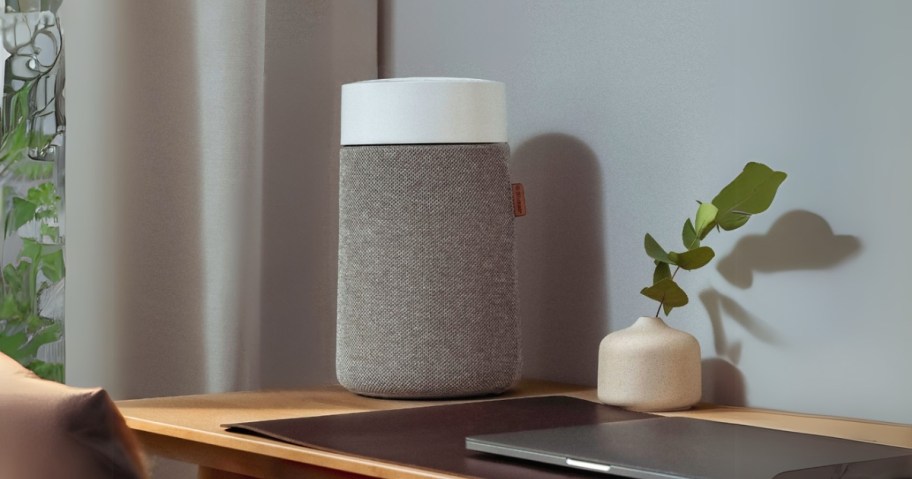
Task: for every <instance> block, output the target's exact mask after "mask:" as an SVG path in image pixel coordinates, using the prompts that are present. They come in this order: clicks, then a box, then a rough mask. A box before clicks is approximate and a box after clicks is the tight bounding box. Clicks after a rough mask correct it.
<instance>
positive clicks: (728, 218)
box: [640, 163, 787, 317]
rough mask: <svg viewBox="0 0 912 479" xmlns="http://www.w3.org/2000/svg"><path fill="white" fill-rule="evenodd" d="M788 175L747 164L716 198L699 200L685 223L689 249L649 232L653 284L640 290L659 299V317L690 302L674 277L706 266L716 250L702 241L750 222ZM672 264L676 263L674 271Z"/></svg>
mask: <svg viewBox="0 0 912 479" xmlns="http://www.w3.org/2000/svg"><path fill="white" fill-rule="evenodd" d="M786 176H787V175H786V174H785V173H783V172H781V171H773V170H772V169H771V168H770V167H768V166H766V165H763V164H760V163H748V164H747V165H745V167H744V170H743V171H742V172H741V174H739V175H738V176H737V177H736V178H735V179H734V180H733V181H732V182H731V183H729V184H728V186H726V187H725V188H723V189H722V191H721V192H720V193H719V194H718V195H716V197H715V198H713V200H712V202H710V203H700V202H698V203H699V205H700V206H699V207H698V208H697V214H696V217H695V218H694V220H693V221H692V220H691V219H690V218H687V220H686V221H685V222H684V229H683V231H682V232H681V240H682V243H683V244H684V247H685V248H686V251H683V252H681V253H677V252H674V251H666V250H665V249H664V248H662V246H661V245H659V243H658V242H657V241H656V240H655V239H654V238H653V237H652V236H650V235H649V234H646V237H645V239H644V240H643V244H644V247H645V249H646V254H647V255H649V257H650V258H652V260H653V263H654V264H655V272H654V273H653V276H652V279H653V284H652V286H648V287H646V288H643V289H642V290H641V291H640V293H641V294H643V295H644V296H646V297H648V298H650V299H654V300H656V301H658V302H659V309H658V311H656V317H658V316H659V314H660V313H661V312H662V310H664V311H665V315H666V316H667V315H668V314H669V313H671V310H672V309H674V308H678V307H681V306H684V305H686V304H687V303H688V301H689V300H688V298H687V293H685V292H684V290H683V289H681V287H680V286H678V284H677V283H676V282H675V280H674V279H675V276H677V274H678V271H680V270H681V269H686V270H694V269H699V268H702V267H703V266H706V265H707V264H708V263H709V262H710V261H712V259H713V257H715V255H716V253H715V251H713V250H712V248H710V247H709V246H704V245H702V244H701V241H702V240H704V239H706V237H707V236H708V235H709V233H710V232H711V231H712V230H713V229H717V230H720V231H721V230H725V231H731V230H733V229H737V228H740V227H741V226H744V224H745V223H747V220H748V219H750V217H751V216H752V215H755V214H758V213H762V212H764V211H766V210H767V209H768V208H769V207H770V205H771V204H772V202H773V199H774V198H775V196H776V192H777V191H778V189H779V185H781V184H782V182H783V181H785V178H786ZM671 266H675V270H674V272H672V271H671Z"/></svg>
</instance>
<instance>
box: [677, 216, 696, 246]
mask: <svg viewBox="0 0 912 479" xmlns="http://www.w3.org/2000/svg"><path fill="white" fill-rule="evenodd" d="M681 241H683V242H684V247H685V248H687V249H689V250H691V249H694V248H697V247H699V246H700V237H698V236H697V230H696V229H694V225H693V223H692V222H691V221H690V218H687V221H685V222H684V230H682V231H681Z"/></svg>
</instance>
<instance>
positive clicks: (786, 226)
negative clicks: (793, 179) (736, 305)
mask: <svg viewBox="0 0 912 479" xmlns="http://www.w3.org/2000/svg"><path fill="white" fill-rule="evenodd" d="M860 249H861V242H860V241H859V240H858V238H856V237H854V236H849V235H835V234H833V229H832V228H831V227H830V225H829V223H827V222H826V220H825V219H823V218H821V217H820V216H818V215H816V214H814V213H811V212H809V211H802V210H796V211H791V212H788V213H786V214H784V215H782V217H781V218H779V219H778V220H777V221H776V223H775V224H773V226H772V227H771V228H770V230H769V232H768V233H766V234H765V235H762V236H761V235H750V236H745V237H743V238H741V239H740V240H739V241H738V243H737V244H736V245H735V248H734V249H733V250H732V252H731V254H729V255H728V256H726V257H725V258H724V259H722V260H721V261H719V263H718V264H717V265H716V269H718V270H719V273H721V274H722V276H723V277H724V278H725V279H726V280H728V281H729V282H730V283H731V284H733V285H735V286H737V287H739V288H749V287H750V286H751V285H752V284H753V282H754V272H755V271H759V272H763V273H775V272H781V271H798V270H815V269H828V268H832V267H833V266H836V265H838V264H839V263H841V262H842V261H844V260H846V259H848V258H850V257H851V256H853V255H855V254H856V253H858V251H859V250H860Z"/></svg>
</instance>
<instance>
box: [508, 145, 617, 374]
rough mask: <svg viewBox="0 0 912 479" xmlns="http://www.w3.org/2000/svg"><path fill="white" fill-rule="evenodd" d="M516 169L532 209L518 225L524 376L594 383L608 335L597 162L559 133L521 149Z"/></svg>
mask: <svg viewBox="0 0 912 479" xmlns="http://www.w3.org/2000/svg"><path fill="white" fill-rule="evenodd" d="M511 169H512V176H513V181H516V182H521V183H523V184H524V186H525V190H526V202H527V205H528V216H525V217H522V218H517V220H516V248H517V269H518V280H519V315H520V319H521V324H522V336H523V343H522V344H523V361H524V368H523V369H524V371H523V372H524V376H527V377H534V378H540V379H550V380H557V381H563V382H571V383H577V384H594V382H595V379H596V369H597V364H598V344H599V341H601V339H602V337H603V336H604V335H605V334H607V321H606V304H607V293H606V291H607V288H606V287H605V252H604V241H603V239H602V238H603V234H604V233H603V226H602V192H601V171H600V167H599V163H598V159H597V158H596V156H595V153H593V151H592V150H591V149H590V148H589V147H588V146H587V145H586V144H585V143H583V142H582V141H580V140H579V139H577V138H575V137H572V136H569V135H564V134H557V133H552V134H546V135H541V136H536V137H534V138H532V139H530V140H529V141H526V142H524V143H523V144H521V145H520V146H519V147H518V148H517V149H516V150H515V151H514V152H513V155H512V164H511Z"/></svg>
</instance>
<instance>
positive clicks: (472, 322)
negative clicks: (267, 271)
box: [336, 78, 520, 398]
mask: <svg viewBox="0 0 912 479" xmlns="http://www.w3.org/2000/svg"><path fill="white" fill-rule="evenodd" d="M508 159H509V147H508V146H507V143H506V108H505V101H504V87H503V84H502V83H498V82H491V81H483V80H469V79H455V78H410V79H393V80H377V81H367V82H358V83H352V84H348V85H344V86H343V87H342V149H341V155H340V175H339V176H340V187H339V285H338V286H339V289H338V318H337V339H336V374H337V377H338V379H339V382H340V383H341V384H342V385H343V386H344V387H346V388H347V389H349V390H350V391H353V392H355V393H358V394H363V395H367V396H377V397H391V398H392V397H395V398H444V397H460V396H478V395H486V394H497V393H501V392H503V391H505V390H507V389H509V388H510V387H511V386H512V385H513V384H515V382H516V380H517V379H518V377H519V371H520V350H519V348H520V344H519V343H520V342H519V325H518V321H517V314H516V309H517V307H516V302H517V301H516V267H515V259H514V246H513V243H514V242H513V221H514V208H513V199H512V198H513V197H512V194H511V191H512V190H511V185H510V176H509V171H508V168H507V162H508Z"/></svg>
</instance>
